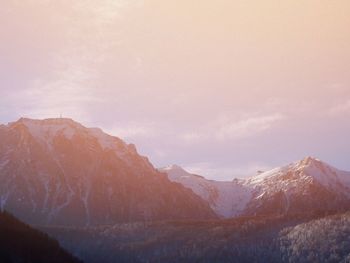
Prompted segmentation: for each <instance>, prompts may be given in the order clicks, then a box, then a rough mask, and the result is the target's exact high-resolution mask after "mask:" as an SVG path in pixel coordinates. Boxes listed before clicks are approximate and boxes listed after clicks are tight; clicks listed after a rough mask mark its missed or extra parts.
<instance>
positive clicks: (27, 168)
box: [0, 118, 216, 226]
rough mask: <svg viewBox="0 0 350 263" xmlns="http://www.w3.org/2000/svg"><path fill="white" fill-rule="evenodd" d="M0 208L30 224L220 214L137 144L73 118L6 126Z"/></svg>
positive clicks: (0, 152) (0, 154) (0, 150)
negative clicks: (141, 151) (160, 168)
mask: <svg viewBox="0 0 350 263" xmlns="http://www.w3.org/2000/svg"><path fill="white" fill-rule="evenodd" d="M0 182H1V184H0V207H1V209H6V210H8V211H10V212H11V213H13V214H14V215H15V216H16V217H18V218H20V219H21V220H23V221H25V222H27V223H34V224H51V225H52V224H57V225H76V226H83V225H98V224H110V223H116V222H131V221H144V220H167V219H198V218H201V219H203V218H207V219H209V218H215V217H216V215H215V214H214V212H213V211H212V210H211V209H210V207H209V206H208V204H207V203H206V202H205V201H203V200H202V199H201V198H200V197H198V196H197V195H195V194H194V193H193V192H192V191H191V190H189V189H186V188H184V187H183V186H182V185H180V184H177V183H172V182H170V181H169V180H168V178H167V176H166V175H165V174H163V173H160V172H159V171H157V170H156V169H155V168H154V167H153V166H152V165H151V163H150V162H149V161H148V160H147V158H145V157H143V156H140V155H139V154H138V153H137V151H136V148H135V146H134V145H130V144H126V143H125V142H123V141H122V140H120V139H119V138H117V137H113V136H110V135H107V134H105V133H104V132H103V131H102V130H100V129H97V128H86V127H84V126H82V125H81V124H79V123H77V122H75V121H73V120H71V119H46V120H32V119H25V118H22V119H20V120H18V121H16V122H13V123H9V124H8V125H1V126H0Z"/></svg>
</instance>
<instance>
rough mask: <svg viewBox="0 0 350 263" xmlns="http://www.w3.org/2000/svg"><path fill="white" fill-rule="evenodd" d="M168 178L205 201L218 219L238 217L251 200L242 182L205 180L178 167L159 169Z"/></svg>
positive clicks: (249, 193) (250, 193) (237, 180)
mask: <svg viewBox="0 0 350 263" xmlns="http://www.w3.org/2000/svg"><path fill="white" fill-rule="evenodd" d="M160 171H162V172H165V173H166V174H167V175H168V178H169V179H170V180H171V181H173V182H177V183H180V184H182V185H183V186H185V187H187V188H189V189H191V190H192V191H193V192H194V193H196V194H197V195H198V196H200V197H202V198H203V199H204V200H206V201H207V202H208V203H209V205H210V206H211V208H212V209H213V210H214V211H215V212H216V213H217V215H219V216H220V217H225V218H228V217H233V216H238V215H240V214H241V213H242V212H243V211H244V209H245V208H246V206H247V204H248V202H249V201H250V200H251V198H252V191H251V189H249V188H247V187H245V185H244V180H241V179H236V180H234V181H231V182H221V181H214V180H207V179H205V178H204V177H202V176H200V175H196V174H190V173H188V172H186V171H185V170H184V169H183V168H181V167H180V166H178V165H172V166H169V167H166V168H162V169H160Z"/></svg>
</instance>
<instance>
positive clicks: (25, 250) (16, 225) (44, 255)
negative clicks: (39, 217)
mask: <svg viewBox="0 0 350 263" xmlns="http://www.w3.org/2000/svg"><path fill="white" fill-rule="evenodd" d="M0 262H1V263H22V262H23V263H78V262H81V261H79V260H77V259H75V258H74V257H73V256H71V255H70V254H69V253H68V252H66V251H65V250H63V248H61V247H60V245H59V244H58V242H57V241H56V240H54V239H52V238H50V237H49V236H48V235H47V234H45V233H42V232H40V231H38V230H36V229H34V228H32V227H30V226H28V225H26V224H24V223H22V222H21V221H19V220H17V219H16V218H15V217H13V216H12V215H10V214H9V213H7V212H1V211H0Z"/></svg>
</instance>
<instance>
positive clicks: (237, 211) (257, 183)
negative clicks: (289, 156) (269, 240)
mask: <svg viewBox="0 0 350 263" xmlns="http://www.w3.org/2000/svg"><path fill="white" fill-rule="evenodd" d="M161 171H163V172H165V173H167V174H168V177H169V179H170V180H172V181H174V182H178V183H181V184H182V185H184V186H185V187H187V188H189V189H192V191H193V192H195V193H196V194H197V195H199V196H201V197H202V198H203V199H205V200H207V202H208V203H209V204H210V206H211V207H212V208H213V210H214V211H215V212H216V213H217V214H218V215H220V216H222V217H226V218H228V217H234V216H237V215H263V214H266V215H269V214H288V213H302V212H303V211H305V210H307V211H318V210H323V211H331V210H333V211H343V210H346V209H348V208H350V173H349V172H344V171H340V170H338V169H336V168H334V167H331V166H330V165H328V164H326V163H324V162H322V161H320V160H318V159H315V158H311V157H307V158H305V159H303V160H301V161H298V162H295V163H291V164H289V165H286V166H283V167H279V168H276V169H273V170H271V171H267V172H264V173H260V174H258V175H256V176H253V177H250V178H247V179H235V180H233V181H231V182H217V181H211V180H206V179H205V178H203V177H201V176H198V175H193V174H190V173H188V172H186V171H185V170H183V169H182V168H181V167H178V166H171V167H168V168H164V169H161Z"/></svg>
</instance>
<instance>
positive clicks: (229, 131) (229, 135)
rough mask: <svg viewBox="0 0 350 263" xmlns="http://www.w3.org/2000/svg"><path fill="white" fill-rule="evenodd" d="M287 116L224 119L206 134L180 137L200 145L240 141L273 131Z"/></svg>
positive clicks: (205, 129) (208, 129) (195, 132)
mask: <svg viewBox="0 0 350 263" xmlns="http://www.w3.org/2000/svg"><path fill="white" fill-rule="evenodd" d="M285 118H286V116H285V115H283V114H281V113H274V114H270V115H261V116H247V117H245V118H241V119H238V120H232V119H230V118H228V117H222V118H219V119H218V120H216V121H215V122H213V123H212V124H211V125H209V127H205V128H203V129H202V130H203V131H204V132H202V131H201V132H197V131H191V132H187V133H184V134H181V135H180V139H181V140H183V141H184V142H187V143H199V142H203V141H208V140H216V141H227V140H238V139H244V138H248V137H252V136H256V135H259V134H261V133H263V132H265V131H267V130H270V129H272V128H273V127H274V126H275V125H276V123H278V122H280V121H282V120H284V119H285Z"/></svg>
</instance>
